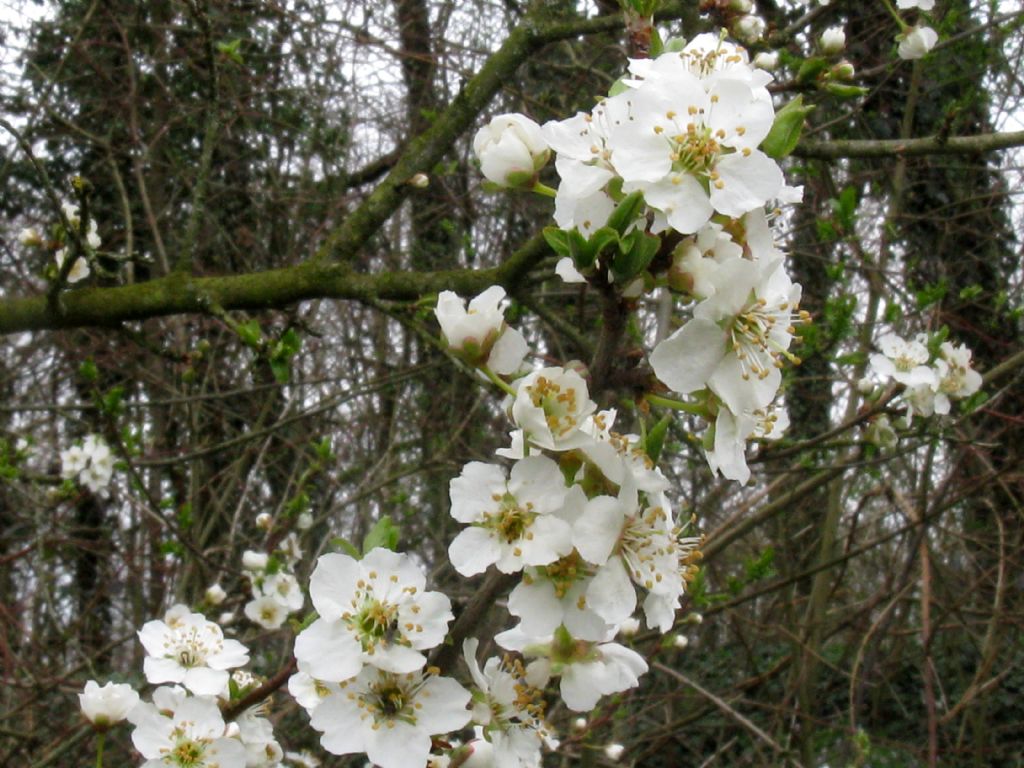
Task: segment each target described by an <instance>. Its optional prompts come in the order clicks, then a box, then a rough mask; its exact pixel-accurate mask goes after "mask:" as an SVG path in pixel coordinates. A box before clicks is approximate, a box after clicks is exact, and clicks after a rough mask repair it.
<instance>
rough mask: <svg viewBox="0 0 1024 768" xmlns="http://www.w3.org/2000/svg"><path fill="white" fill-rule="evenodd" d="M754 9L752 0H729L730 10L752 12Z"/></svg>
mask: <svg viewBox="0 0 1024 768" xmlns="http://www.w3.org/2000/svg"><path fill="white" fill-rule="evenodd" d="M753 9H754V3H753V2H751V0H729V10H730V11H735V12H736V13H750V12H751V11H752V10H753Z"/></svg>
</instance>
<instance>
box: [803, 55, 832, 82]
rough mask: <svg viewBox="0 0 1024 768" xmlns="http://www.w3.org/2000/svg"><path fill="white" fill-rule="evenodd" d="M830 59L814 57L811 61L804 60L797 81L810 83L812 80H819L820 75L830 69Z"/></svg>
mask: <svg viewBox="0 0 1024 768" xmlns="http://www.w3.org/2000/svg"><path fill="white" fill-rule="evenodd" d="M828 66H829V62H828V59H823V58H820V57H818V56H812V57H811V58H809V59H804V63H803V64H801V65H800V69H798V70H797V73H796V81H797V82H798V83H809V82H811V81H812V80H817V79H818V75H820V74H821V73H822V72H824V71H825V70H826V69H828Z"/></svg>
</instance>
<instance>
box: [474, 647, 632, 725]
mask: <svg viewBox="0 0 1024 768" xmlns="http://www.w3.org/2000/svg"><path fill="white" fill-rule="evenodd" d="M494 639H495V641H496V642H497V643H498V645H500V646H501V647H503V648H507V649H509V650H514V651H519V652H520V653H523V654H525V655H527V656H532V657H539V658H537V660H536V661H533V662H531V663H530V665H529V666H528V667H527V670H526V674H527V678H528V679H530V680H531V682H532V683H534V684H538V683H540V682H541V681H544V680H545V679H546V678H547V676H548V675H556V676H559V677H561V681H560V684H559V690H560V692H561V694H562V699H563V700H564V701H565V704H566V706H567V707H568V708H569V709H571V710H573V711H575V712H589V711H590V710H592V709H593V708H594V707H595V706H596V705H597V702H598V699H600V698H601V697H602V696H607V695H609V694H612V693H619V692H621V691H625V690H628V689H630V688H634V687H636V686H637V685H638V684H639V682H640V675H642V674H644V673H645V672H646V671H647V662H646V661H644V659H643V657H642V656H641V655H640V654H638V653H636V652H635V651H632V650H630V649H629V648H626V647H625V646H622V645H619V644H618V643H608V642H587V641H584V640H580V639H578V638H575V637H573V636H572V635H571V634H570V633H569V632H567V631H566V630H565V628H564V627H560V628H559V629H558V630H557V631H556V632H555V634H554V635H553V636H547V637H544V638H537V637H532V636H530V635H527V634H524V633H523V632H522V631H521V630H520V629H519V628H515V629H510V630H508V631H506V632H502V633H501V634H499V635H497V636H496V637H495V638H494Z"/></svg>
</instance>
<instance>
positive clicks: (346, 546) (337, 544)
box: [331, 536, 363, 560]
mask: <svg viewBox="0 0 1024 768" xmlns="http://www.w3.org/2000/svg"><path fill="white" fill-rule="evenodd" d="M331 546H332V547H334V548H335V549H340V550H341V551H342V552H344V553H345V554H346V555H349V556H351V557H354V558H355V559H356V560H362V558H363V553H362V552H360V551H359V550H358V549H356V547H355V545H354V544H352V542H350V541H349V540H348V539H343V538H342V537H341V536H335V537H334V538H333V539H331Z"/></svg>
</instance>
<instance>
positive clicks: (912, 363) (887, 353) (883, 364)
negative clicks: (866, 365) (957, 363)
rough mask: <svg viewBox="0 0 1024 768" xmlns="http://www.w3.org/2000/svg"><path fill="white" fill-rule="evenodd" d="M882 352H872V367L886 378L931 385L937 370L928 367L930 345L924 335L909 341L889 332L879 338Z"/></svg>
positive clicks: (902, 382) (906, 383)
mask: <svg viewBox="0 0 1024 768" xmlns="http://www.w3.org/2000/svg"><path fill="white" fill-rule="evenodd" d="M878 348H879V349H880V350H882V354H877V353H875V354H872V355H871V358H870V362H871V368H872V370H874V371H875V372H876V373H878V374H879V375H880V376H882V377H884V378H893V379H895V380H896V381H898V382H899V383H900V384H903V385H905V386H908V387H915V386H918V385H927V386H931V385H932V384H934V383H935V372H934V371H933V370H932V369H931V368H929V367H928V365H927V363H928V357H929V355H928V347H926V346H925V344H924V337H923V336H919V337H918V338H917V339H916V340H914V341H907V340H905V339H903V338H900V337H899V336H897V335H896V334H895V333H887V334H885V335H884V336H882V337H881V338H880V339H879V340H878Z"/></svg>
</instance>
